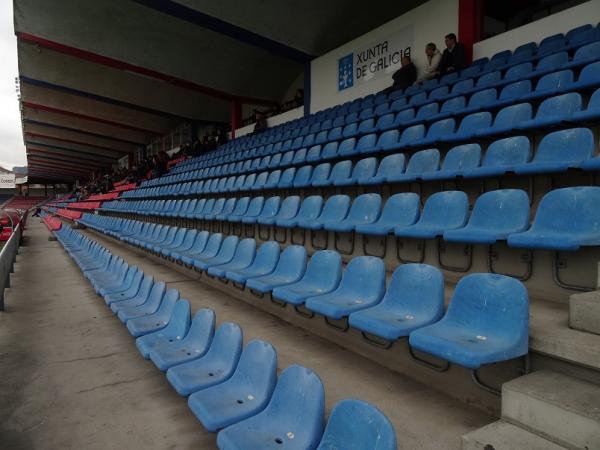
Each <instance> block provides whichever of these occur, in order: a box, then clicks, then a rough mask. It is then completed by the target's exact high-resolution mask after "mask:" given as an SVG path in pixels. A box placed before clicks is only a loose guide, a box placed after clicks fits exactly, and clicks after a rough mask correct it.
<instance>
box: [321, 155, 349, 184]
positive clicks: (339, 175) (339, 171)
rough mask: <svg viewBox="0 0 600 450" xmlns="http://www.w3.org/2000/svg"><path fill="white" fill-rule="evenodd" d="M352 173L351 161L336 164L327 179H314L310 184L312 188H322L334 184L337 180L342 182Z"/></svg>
mask: <svg viewBox="0 0 600 450" xmlns="http://www.w3.org/2000/svg"><path fill="white" fill-rule="evenodd" d="M351 173H352V161H349V160H345V161H340V162H338V163H336V164H335V165H334V166H333V169H331V172H330V173H329V177H328V178H327V179H315V180H314V181H313V182H312V186H313V187H324V186H330V185H332V184H334V183H335V182H336V181H338V180H344V179H346V178H348V177H350V174H351Z"/></svg>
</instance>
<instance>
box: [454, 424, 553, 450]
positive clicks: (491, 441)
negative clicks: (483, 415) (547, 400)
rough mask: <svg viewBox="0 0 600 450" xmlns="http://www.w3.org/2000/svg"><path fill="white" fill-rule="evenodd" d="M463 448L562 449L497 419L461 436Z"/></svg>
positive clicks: (504, 449) (466, 449) (475, 449)
mask: <svg viewBox="0 0 600 450" xmlns="http://www.w3.org/2000/svg"><path fill="white" fill-rule="evenodd" d="M462 449H463V450H523V449H527V450H564V449H565V447H562V446H560V445H558V444H555V443H554V442H550V441H548V440H546V439H544V438H543V437H540V436H538V435H537V434H534V433H530V432H529V431H527V430H524V429H523V428H519V427H517V426H515V425H512V424H510V423H507V422H504V421H503V420H498V421H496V422H492V423H490V424H489V425H486V426H485V427H483V428H480V429H478V430H475V431H472V432H470V433H468V434H465V435H464V436H463V437H462Z"/></svg>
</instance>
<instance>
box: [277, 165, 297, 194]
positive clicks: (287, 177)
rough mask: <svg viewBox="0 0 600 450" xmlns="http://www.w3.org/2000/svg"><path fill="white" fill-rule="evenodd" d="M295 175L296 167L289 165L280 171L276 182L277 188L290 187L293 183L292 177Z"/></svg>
mask: <svg viewBox="0 0 600 450" xmlns="http://www.w3.org/2000/svg"><path fill="white" fill-rule="evenodd" d="M295 176H296V168H295V167H289V168H287V169H285V170H284V171H283V172H282V173H281V178H279V183H278V184H277V188H278V189H287V188H291V187H292V186H293V184H294V177H295Z"/></svg>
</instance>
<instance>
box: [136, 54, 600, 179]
mask: <svg viewBox="0 0 600 450" xmlns="http://www.w3.org/2000/svg"><path fill="white" fill-rule="evenodd" d="M596 72H597V73H595V74H594V76H595V82H594V84H596V85H597V84H600V63H597V67H596ZM564 75H568V74H565V73H557V74H550V75H547V78H545V79H547V80H548V84H545V83H544V84H542V83H541V82H540V84H541V85H538V87H540V88H541V90H540V91H534V92H532V91H531V83H530V82H529V81H520V82H516V83H513V84H511V85H508V86H506V87H505V88H504V89H503V90H502V92H501V94H500V97H499V98H497V93H496V90H495V89H486V90H484V91H480V92H478V93H476V94H474V95H473V96H472V97H471V99H470V100H469V103H468V104H467V103H466V99H465V97H464V96H460V97H456V98H453V99H451V100H447V101H446V102H444V103H443V104H442V107H441V109H440V107H439V105H438V103H429V104H427V105H424V106H422V107H421V108H419V110H418V111H417V113H416V115H415V110H414V109H413V108H408V109H401V108H400V109H401V110H400V111H398V112H396V111H394V112H390V113H386V114H384V115H382V116H380V117H379V118H378V119H377V120H375V119H374V118H365V119H361V121H360V122H359V121H356V122H350V123H347V124H344V123H343V122H344V118H341V120H340V122H341V123H331V122H323V123H322V124H320V128H322V129H321V130H317V131H316V132H313V133H309V134H307V135H305V136H303V137H297V138H295V139H288V140H286V141H280V142H278V143H276V144H274V145H273V144H269V145H266V146H262V147H258V148H254V149H251V150H250V149H249V150H244V151H239V152H230V153H228V154H227V155H224V156H216V155H214V156H213V158H212V159H211V160H199V161H196V162H195V163H193V164H188V165H186V166H185V168H183V166H182V167H181V168H180V166H176V168H175V169H178V170H175V169H173V171H172V173H171V174H170V175H169V176H171V177H172V176H176V175H178V174H183V173H186V172H188V173H189V172H190V171H193V170H198V169H200V168H210V167H214V166H215V165H222V164H227V163H232V162H243V161H246V160H249V159H252V158H256V157H261V156H268V155H273V154H277V153H285V152H288V151H293V150H298V149H303V148H304V149H310V148H311V147H313V146H314V145H324V144H327V143H331V142H338V141H341V140H343V139H349V138H358V137H361V136H363V137H364V136H365V135H369V134H373V133H381V132H386V131H388V130H394V129H397V131H398V132H400V131H403V132H404V131H406V129H407V128H411V127H413V126H415V125H424V124H425V123H432V122H434V125H435V124H437V125H435V126H433V125H431V126H430V127H429V131H428V133H429V134H431V135H427V136H426V135H425V128H424V127H423V128H414V129H413V130H415V131H416V130H419V129H421V130H422V135H420V136H417V138H418V139H421V140H423V141H424V142H419V141H418V142H417V145H427V144H428V143H430V142H435V140H436V139H439V140H442V141H444V140H446V139H447V138H448V137H446V136H445V135H451V134H452V133H454V132H455V129H456V121H457V120H458V119H459V117H460V116H462V115H466V114H470V115H469V116H467V117H465V118H463V119H462V120H461V121H460V124H459V126H458V129H457V130H456V134H457V135H458V136H454V139H452V137H450V141H456V140H457V137H458V139H468V138H469V137H478V136H479V135H481V136H485V135H489V134H493V133H494V131H495V130H494V128H496V129H500V131H501V132H509V131H512V130H533V129H536V128H543V127H547V126H553V125H560V124H561V122H569V123H581V122H583V123H585V122H595V121H597V119H598V118H599V117H600V90H597V91H596V92H595V93H594V94H593V95H592V96H591V98H590V100H589V102H588V104H587V108H585V109H584V108H583V101H582V97H581V95H580V94H579V93H575V92H570V93H567V94H562V95H558V96H555V97H551V98H548V99H546V100H544V101H543V102H542V104H541V105H540V106H539V108H538V110H537V113H536V114H535V116H533V109H532V107H531V105H530V104H529V103H519V104H518V105H519V107H518V108H511V107H508V106H507V105H511V104H514V103H516V102H523V101H526V100H531V99H533V98H535V97H536V96H538V95H540V94H542V93H544V94H545V95H555V94H557V93H560V92H564V91H567V90H569V89H567V88H568V87H569V86H568V84H567V86H566V87H565V86H564V82H565V80H564ZM542 81H543V80H542ZM513 106H516V105H513ZM499 107H504V112H502V111H500V112H499V113H498V114H497V115H496V118H495V120H494V116H493V114H492V112H491V111H489V110H493V109H494V108H499ZM484 110H485V111H484ZM477 113H478V114H477ZM512 114H517V117H518V120H517V119H515V120H513V121H511V120H510V116H511V115H512ZM498 116H500V117H498ZM450 119H451V120H450ZM499 122H502V123H499ZM492 123H493V128H492ZM507 126H510V127H509V128H507ZM481 128H483V129H486V128H487V130H484V131H480V129H481ZM415 131H413V132H411V133H407V134H414V132H415ZM440 132H442V134H441V135H440ZM370 139H373V138H370ZM183 169H185V170H183ZM168 182H169V180H168V176H167V177H163V178H159V179H155V180H148V181H146V182H144V183H142V186H154V185H159V184H165V183H168Z"/></svg>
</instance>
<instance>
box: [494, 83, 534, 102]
mask: <svg viewBox="0 0 600 450" xmlns="http://www.w3.org/2000/svg"><path fill="white" fill-rule="evenodd" d="M529 92H531V81H529V80H521V81H515V82H514V83H510V84H507V85H506V86H504V88H502V91H501V92H500V100H505V99H512V98H518V97H520V96H521V95H525V94H527V93H529Z"/></svg>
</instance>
